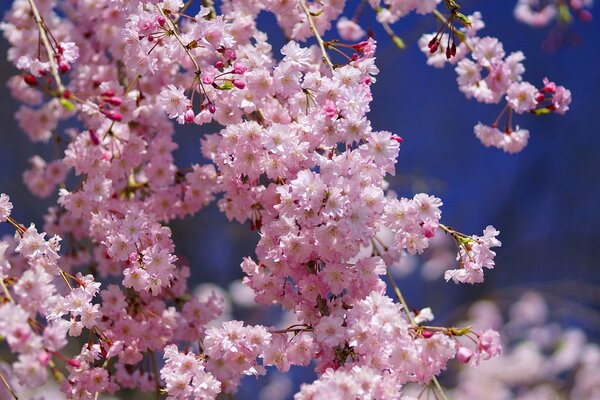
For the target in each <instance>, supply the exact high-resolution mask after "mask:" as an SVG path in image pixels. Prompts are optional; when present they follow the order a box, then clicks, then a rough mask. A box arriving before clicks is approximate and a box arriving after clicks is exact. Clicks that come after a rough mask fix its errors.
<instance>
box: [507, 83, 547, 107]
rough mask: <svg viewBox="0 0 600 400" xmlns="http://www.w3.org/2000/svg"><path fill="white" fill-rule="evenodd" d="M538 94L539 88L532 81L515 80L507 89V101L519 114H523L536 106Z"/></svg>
mask: <svg viewBox="0 0 600 400" xmlns="http://www.w3.org/2000/svg"><path fill="white" fill-rule="evenodd" d="M538 95H539V92H538V90H537V89H536V88H535V86H533V85H532V84H531V83H529V82H519V83H517V82H515V83H512V84H511V85H510V86H509V87H508V90H507V91H506V101H507V102H508V104H509V105H510V106H511V107H512V109H513V110H515V112H516V113H517V114H523V113H524V112H528V111H530V110H533V109H535V108H536V106H537V97H538Z"/></svg>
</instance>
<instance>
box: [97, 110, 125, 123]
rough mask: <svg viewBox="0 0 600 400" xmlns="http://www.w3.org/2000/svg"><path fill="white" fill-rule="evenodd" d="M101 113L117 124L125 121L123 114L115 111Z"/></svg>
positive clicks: (102, 111)
mask: <svg viewBox="0 0 600 400" xmlns="http://www.w3.org/2000/svg"><path fill="white" fill-rule="evenodd" d="M100 112H101V113H102V114H104V115H105V116H106V117H107V118H108V119H111V120H113V121H116V122H121V120H122V119H123V116H122V115H121V113H118V112H117V111H114V110H100Z"/></svg>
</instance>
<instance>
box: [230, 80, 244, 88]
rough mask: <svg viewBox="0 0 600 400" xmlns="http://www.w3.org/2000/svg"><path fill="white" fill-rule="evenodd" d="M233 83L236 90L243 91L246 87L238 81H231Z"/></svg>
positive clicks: (242, 82)
mask: <svg viewBox="0 0 600 400" xmlns="http://www.w3.org/2000/svg"><path fill="white" fill-rule="evenodd" d="M231 82H232V83H233V86H235V87H236V88H238V89H243V88H245V87H246V82H244V81H242V80H239V79H234V80H233V81H231Z"/></svg>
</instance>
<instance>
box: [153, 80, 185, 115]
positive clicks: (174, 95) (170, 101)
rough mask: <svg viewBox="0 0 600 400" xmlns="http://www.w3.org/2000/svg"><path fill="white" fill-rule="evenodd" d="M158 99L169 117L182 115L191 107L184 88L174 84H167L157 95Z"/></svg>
mask: <svg viewBox="0 0 600 400" xmlns="http://www.w3.org/2000/svg"><path fill="white" fill-rule="evenodd" d="M158 101H159V103H160V105H161V106H162V108H163V109H164V110H165V112H166V113H167V114H169V118H178V117H180V116H181V117H184V116H185V113H186V111H187V110H188V109H189V108H190V107H191V102H190V99H188V98H187V97H186V95H185V94H184V89H183V88H180V87H176V86H175V85H167V87H166V89H163V90H162V91H161V92H160V94H159V96H158Z"/></svg>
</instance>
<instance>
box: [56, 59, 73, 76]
mask: <svg viewBox="0 0 600 400" xmlns="http://www.w3.org/2000/svg"><path fill="white" fill-rule="evenodd" d="M58 70H59V71H60V73H61V74H64V73H66V72H69V71H70V70H71V65H69V63H68V62H66V61H60V62H59V63H58Z"/></svg>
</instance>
